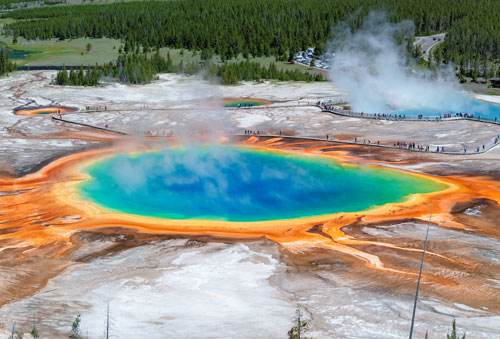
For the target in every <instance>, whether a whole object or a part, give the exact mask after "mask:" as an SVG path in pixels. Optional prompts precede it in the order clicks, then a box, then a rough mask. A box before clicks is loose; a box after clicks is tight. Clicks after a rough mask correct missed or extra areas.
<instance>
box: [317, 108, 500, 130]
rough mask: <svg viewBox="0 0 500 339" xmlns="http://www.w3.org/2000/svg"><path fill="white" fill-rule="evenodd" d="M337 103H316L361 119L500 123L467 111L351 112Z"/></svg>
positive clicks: (326, 109)
mask: <svg viewBox="0 0 500 339" xmlns="http://www.w3.org/2000/svg"><path fill="white" fill-rule="evenodd" d="M336 105H338V103H330V102H327V103H317V106H318V107H319V108H321V110H322V111H323V112H329V113H333V114H336V115H342V116H347V117H354V118H362V119H372V120H391V121H433V122H440V121H454V120H469V121H477V122H484V123H489V124H496V125H500V120H499V119H498V118H487V117H482V116H479V115H478V116H474V115H471V114H467V113H454V114H443V115H439V116H424V115H423V114H422V115H419V116H417V117H415V116H406V114H399V113H398V114H396V113H364V112H353V111H348V110H343V109H339V108H338V107H336Z"/></svg>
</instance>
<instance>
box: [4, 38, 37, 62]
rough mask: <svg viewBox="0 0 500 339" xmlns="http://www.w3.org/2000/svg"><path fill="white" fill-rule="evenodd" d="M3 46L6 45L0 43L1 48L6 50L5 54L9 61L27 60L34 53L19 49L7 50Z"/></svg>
mask: <svg viewBox="0 0 500 339" xmlns="http://www.w3.org/2000/svg"><path fill="white" fill-rule="evenodd" d="M3 45H4V44H3V42H1V41H0V48H4V51H5V54H7V57H8V58H9V59H25V58H26V57H27V56H28V55H30V54H32V53H33V52H28V51H21V50H17V49H10V48H5V46H3Z"/></svg>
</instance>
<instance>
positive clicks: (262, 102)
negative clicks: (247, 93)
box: [222, 99, 271, 107]
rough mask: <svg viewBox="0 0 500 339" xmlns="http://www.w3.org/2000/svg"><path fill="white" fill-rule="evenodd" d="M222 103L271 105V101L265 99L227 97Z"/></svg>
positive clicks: (226, 104)
mask: <svg viewBox="0 0 500 339" xmlns="http://www.w3.org/2000/svg"><path fill="white" fill-rule="evenodd" d="M222 103H223V105H224V107H253V106H261V105H269V104H270V103H271V102H270V101H268V100H264V99H225V100H223V102H222Z"/></svg>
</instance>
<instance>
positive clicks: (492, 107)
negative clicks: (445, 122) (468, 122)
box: [390, 93, 500, 121]
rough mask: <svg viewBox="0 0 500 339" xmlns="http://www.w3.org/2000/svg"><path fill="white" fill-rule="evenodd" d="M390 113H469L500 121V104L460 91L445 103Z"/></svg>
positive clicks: (436, 114) (428, 115) (430, 114)
mask: <svg viewBox="0 0 500 339" xmlns="http://www.w3.org/2000/svg"><path fill="white" fill-rule="evenodd" d="M390 113H393V114H394V113H395V114H406V115H408V116H412V117H415V116H418V115H420V114H421V115H423V116H424V117H439V116H441V117H443V116H444V115H445V114H452V115H453V116H454V115H455V113H468V114H469V115H470V114H473V115H474V118H477V117H481V118H485V119H487V120H494V119H495V118H497V121H500V105H499V104H494V103H490V102H485V101H479V100H475V99H472V98H470V97H467V96H465V95H462V94H460V93H454V94H452V95H450V97H449V101H448V102H447V103H446V104H445V105H440V103H436V106H435V107H423V108H419V109H399V110H394V111H391V112H390Z"/></svg>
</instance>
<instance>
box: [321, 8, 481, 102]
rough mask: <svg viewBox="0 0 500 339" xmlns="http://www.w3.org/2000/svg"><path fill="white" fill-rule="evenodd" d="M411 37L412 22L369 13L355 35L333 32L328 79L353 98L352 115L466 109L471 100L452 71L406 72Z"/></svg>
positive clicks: (345, 30) (345, 29)
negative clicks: (463, 91) (405, 110)
mask: <svg viewBox="0 0 500 339" xmlns="http://www.w3.org/2000/svg"><path fill="white" fill-rule="evenodd" d="M413 34H414V25H413V23H412V22H411V21H408V20H405V21H401V22H399V23H390V22H388V21H387V17H386V15H385V14H383V13H379V12H372V13H370V14H369V15H368V16H367V17H366V18H365V20H364V22H363V24H362V26H361V27H360V29H358V30H356V31H353V30H352V29H350V28H349V27H348V26H347V25H346V24H345V23H342V24H340V25H339V26H337V27H336V28H335V30H334V40H333V42H332V49H333V50H334V52H335V53H336V56H335V57H334V58H333V61H332V64H331V72H330V77H331V79H333V80H334V81H335V84H336V85H337V86H338V87H340V88H341V89H342V90H344V91H346V92H348V93H349V98H348V99H349V102H350V104H351V107H352V109H353V110H355V111H358V112H388V111H391V110H401V109H408V110H425V111H427V112H429V111H433V112H448V111H450V110H451V111H456V112H464V111H466V110H467V109H468V105H469V104H470V103H469V102H470V101H471V100H470V99H469V98H467V97H465V96H464V95H462V94H460V93H459V91H460V90H461V89H460V86H459V84H458V82H457V80H456V78H455V75H454V68H453V66H450V67H448V68H446V69H442V70H440V71H439V72H435V73H434V72H432V73H431V72H430V71H424V70H419V69H416V68H415V67H408V58H407V49H406V44H407V43H408V39H411V37H412V36H413Z"/></svg>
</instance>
